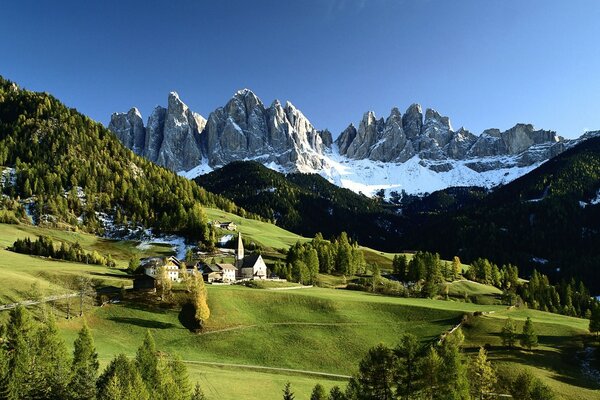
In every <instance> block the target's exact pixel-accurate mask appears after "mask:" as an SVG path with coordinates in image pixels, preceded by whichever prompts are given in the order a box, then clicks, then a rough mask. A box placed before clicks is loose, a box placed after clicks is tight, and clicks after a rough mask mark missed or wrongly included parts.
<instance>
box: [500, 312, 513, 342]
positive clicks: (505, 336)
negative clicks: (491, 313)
mask: <svg viewBox="0 0 600 400" xmlns="http://www.w3.org/2000/svg"><path fill="white" fill-rule="evenodd" d="M500 337H501V338H502V345H504V346H507V347H508V348H509V349H512V348H513V347H514V345H515V342H516V341H517V326H516V325H515V323H514V321H513V320H512V318H510V317H508V318H507V319H506V322H505V323H504V326H503V327H502V332H500Z"/></svg>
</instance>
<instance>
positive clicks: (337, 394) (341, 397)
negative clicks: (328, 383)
mask: <svg viewBox="0 0 600 400" xmlns="http://www.w3.org/2000/svg"><path fill="white" fill-rule="evenodd" d="M329 400H346V395H345V394H344V392H342V390H341V389H340V387H339V386H334V387H332V388H331V390H330V391H329Z"/></svg>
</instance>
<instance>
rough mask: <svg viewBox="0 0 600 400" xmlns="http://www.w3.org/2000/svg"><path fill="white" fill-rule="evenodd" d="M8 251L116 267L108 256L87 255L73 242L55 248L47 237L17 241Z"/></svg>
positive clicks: (93, 252) (62, 243) (63, 243)
mask: <svg viewBox="0 0 600 400" xmlns="http://www.w3.org/2000/svg"><path fill="white" fill-rule="evenodd" d="M8 249H9V250H10V251H14V252H16V253H21V254H29V255H35V256H42V257H49V258H54V259H57V260H65V261H73V262H79V263H84V264H96V265H105V266H107V267H115V265H116V264H115V262H114V261H113V259H112V257H111V255H110V254H108V255H107V256H101V255H100V254H99V253H98V252H97V251H95V250H94V251H92V252H91V253H89V252H87V251H85V250H84V249H83V248H82V247H81V245H80V244H79V242H75V243H73V244H72V245H70V244H68V243H66V242H60V246H59V247H57V246H55V244H54V242H53V241H52V239H50V238H49V237H48V236H39V237H38V238H37V239H35V240H33V241H32V240H31V239H30V238H29V237H26V238H25V239H17V240H16V241H15V242H14V243H13V245H12V246H11V247H9V248H8Z"/></svg>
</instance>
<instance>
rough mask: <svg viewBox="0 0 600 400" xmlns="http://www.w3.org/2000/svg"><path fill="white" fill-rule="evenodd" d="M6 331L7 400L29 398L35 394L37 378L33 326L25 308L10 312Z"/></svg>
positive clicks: (19, 307)
mask: <svg viewBox="0 0 600 400" xmlns="http://www.w3.org/2000/svg"><path fill="white" fill-rule="evenodd" d="M7 326H8V329H7V331H6V340H7V350H8V357H7V358H8V359H7V363H6V365H7V367H8V368H7V369H8V373H7V375H6V385H5V386H6V387H5V396H6V399H7V400H19V399H22V398H27V397H28V396H30V395H31V394H32V392H33V389H34V385H35V381H34V380H35V377H34V376H33V369H32V356H33V354H32V353H33V352H35V349H34V348H33V346H32V345H33V339H32V333H33V332H32V331H33V324H32V322H31V317H30V316H29V313H28V312H27V311H26V310H25V308H24V307H23V306H18V307H16V308H14V309H13V310H11V311H10V317H9V321H8V324H7Z"/></svg>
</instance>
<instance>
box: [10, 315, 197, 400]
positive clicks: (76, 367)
mask: <svg viewBox="0 0 600 400" xmlns="http://www.w3.org/2000/svg"><path fill="white" fill-rule="evenodd" d="M204 398H205V397H204V395H203V393H202V390H201V389H200V386H199V385H196V387H195V388H193V387H192V384H191V382H190V379H189V376H188V373H187V368H186V367H185V365H184V364H183V362H182V361H181V360H180V359H178V358H177V357H173V356H169V355H166V354H165V353H163V352H160V351H158V350H157V349H156V345H155V343H154V339H153V337H152V335H151V334H150V332H147V333H146V336H145V338H144V341H143V343H142V345H141V346H140V347H139V348H138V350H137V353H136V356H135V358H134V359H129V358H128V357H126V356H125V355H123V354H120V355H118V356H116V357H115V358H113V360H112V361H111V362H110V363H109V365H108V366H107V367H106V368H105V369H104V370H103V371H102V372H101V371H100V364H99V362H98V353H97V351H96V348H95V346H94V340H93V337H92V334H91V332H90V329H89V328H88V326H87V324H85V322H84V325H83V327H82V328H81V330H80V331H79V333H78V335H77V338H76V339H75V342H74V350H73V354H72V356H69V353H68V351H67V347H66V344H65V342H64V341H63V340H62V338H61V337H60V335H59V332H58V328H57V326H56V322H55V320H54V317H53V315H52V314H46V315H45V316H44V320H43V321H41V322H37V321H35V320H34V319H33V318H32V317H31V315H30V314H29V313H28V312H27V311H26V310H25V309H24V308H23V307H21V306H19V307H17V308H15V309H13V310H11V312H10V318H9V320H8V323H7V324H6V325H3V326H2V329H1V330H0V399H2V400H33V399H51V400H53V399H55V400H96V399H98V400H115V399H123V400H134V399H135V400H149V399H159V400H200V399H204Z"/></svg>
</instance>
